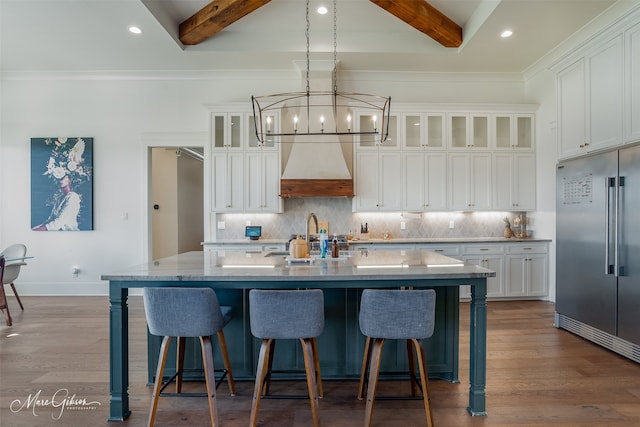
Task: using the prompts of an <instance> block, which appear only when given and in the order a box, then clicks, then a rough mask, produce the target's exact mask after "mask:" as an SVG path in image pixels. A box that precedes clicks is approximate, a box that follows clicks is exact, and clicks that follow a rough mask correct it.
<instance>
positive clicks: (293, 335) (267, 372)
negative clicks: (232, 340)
mask: <svg viewBox="0 0 640 427" xmlns="http://www.w3.org/2000/svg"><path fill="white" fill-rule="evenodd" d="M249 315H250V319H251V333H252V334H253V335H254V336H255V337H256V338H260V339H262V344H261V346H260V357H259V359H258V368H257V371H256V383H255V387H254V391H253V403H252V405H251V421H250V425H251V426H254V427H255V426H256V425H257V424H258V409H259V407H260V399H261V397H262V396H263V395H267V394H268V388H269V381H270V378H271V366H272V364H273V351H274V347H275V340H276V339H297V340H300V343H301V344H302V351H303V354H304V366H305V371H306V376H307V389H308V391H309V400H310V403H311V415H312V417H313V425H314V426H316V427H318V426H320V414H319V405H318V398H319V397H322V379H321V377H320V362H319V359H318V346H317V342H316V337H318V336H319V335H320V334H322V331H323V329H324V294H323V293H322V290H320V289H313V290H259V289H252V290H251V291H250V292H249Z"/></svg>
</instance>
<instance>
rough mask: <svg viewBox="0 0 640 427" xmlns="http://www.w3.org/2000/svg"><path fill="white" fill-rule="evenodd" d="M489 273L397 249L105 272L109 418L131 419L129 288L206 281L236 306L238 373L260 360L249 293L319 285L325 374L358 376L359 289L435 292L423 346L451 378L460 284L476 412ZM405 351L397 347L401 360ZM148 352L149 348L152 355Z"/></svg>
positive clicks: (198, 257) (192, 256)
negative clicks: (431, 325) (466, 308)
mask: <svg viewBox="0 0 640 427" xmlns="http://www.w3.org/2000/svg"><path fill="white" fill-rule="evenodd" d="M494 275H495V273H494V272H493V271H491V270H488V269H485V268H482V267H478V266H475V265H469V264H464V263H462V262H461V261H458V260H456V259H453V258H449V257H447V256H444V255H441V254H437V253H434V252H430V251H399V250H397V251H376V252H359V251H355V252H351V253H345V254H342V255H341V256H340V257H339V258H327V259H319V258H316V257H313V258H310V259H304V260H289V259H288V257H287V256H286V255H283V254H281V253H269V252H267V253H265V252H251V251H207V252H188V253H184V254H180V255H177V256H173V257H168V258H164V259H160V260H156V261H152V262H150V263H147V264H142V265H139V266H135V267H131V268H127V269H124V270H122V271H119V272H114V273H110V274H105V275H103V276H102V279H103V280H109V300H110V309H109V310H110V325H109V327H110V337H109V338H110V374H111V375H110V379H111V384H110V394H111V400H110V416H109V421H123V420H124V419H126V418H127V417H128V416H129V415H130V410H129V395H128V386H129V384H128V382H129V366H128V360H129V351H128V313H127V298H128V289H129V288H144V287H152V286H153V287H166V286H182V287H210V288H213V289H215V290H216V293H217V294H218V298H219V300H220V302H221V304H225V305H232V306H233V307H234V310H235V312H236V315H235V316H234V319H233V320H232V322H231V323H230V324H229V325H228V326H227V328H225V335H227V339H228V345H229V353H230V355H231V359H232V364H233V370H234V376H235V377H237V378H242V377H243V376H248V375H250V374H251V373H252V372H253V369H255V366H256V365H255V363H254V357H255V351H254V348H253V346H252V345H251V343H252V342H253V339H252V337H251V336H250V331H248V318H249V317H248V316H249V313H248V312H247V311H246V301H247V294H248V290H249V289H256V288H259V289H298V288H317V289H323V290H324V292H325V317H326V323H325V332H324V333H323V334H322V335H321V337H320V338H319V340H318V343H319V349H320V360H321V366H322V375H323V378H325V377H328V378H331V377H334V378H357V376H358V375H359V371H360V361H361V357H362V349H363V345H364V337H362V335H361V334H360V333H359V329H358V321H357V319H358V306H359V295H360V292H361V290H362V289H365V288H406V289H410V288H433V289H435V290H436V292H437V297H436V298H437V309H436V331H435V333H434V336H433V337H432V339H430V340H427V341H426V342H425V346H426V349H427V354H428V356H427V357H428V360H429V368H430V375H434V376H437V377H440V378H442V379H445V380H448V381H450V382H457V381H458V376H457V375H458V338H459V337H458V311H459V293H458V289H459V287H460V286H461V285H469V286H471V289H472V299H471V304H470V310H471V313H470V355H469V356H470V358H469V359H470V371H469V378H470V385H469V405H468V407H467V410H468V411H469V413H470V414H472V415H485V414H486V412H485V384H486V325H487V322H486V290H487V285H486V280H487V278H488V277H493V276H494ZM227 329H230V330H229V332H227ZM402 347H403V346H398V352H396V353H397V354H396V358H398V359H400V358H401V357H400V355H401V354H402V352H401V351H400V349H401V348H402ZM282 348H286V347H285V346H282ZM280 349H281V347H279V350H278V351H279V352H280V351H281V350H280ZM282 351H286V350H282ZM153 354H154V352H153V351H152V350H150V351H149V360H150V361H151V360H152V359H153ZM295 359H296V358H295V357H292V358H290V359H289V360H290V364H291V365H294V366H287V367H289V368H291V367H294V368H295V367H296V366H295ZM285 363H286V362H285ZM274 368H276V367H274ZM354 398H355V388H354Z"/></svg>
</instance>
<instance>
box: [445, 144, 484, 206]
mask: <svg viewBox="0 0 640 427" xmlns="http://www.w3.org/2000/svg"><path fill="white" fill-rule="evenodd" d="M448 175H449V191H448V194H449V209H451V210H465V211H470V210H487V209H491V208H492V206H491V153H472V154H470V153H458V152H456V153H449V170H448Z"/></svg>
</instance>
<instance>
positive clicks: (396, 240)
mask: <svg viewBox="0 0 640 427" xmlns="http://www.w3.org/2000/svg"><path fill="white" fill-rule="evenodd" d="M288 241H289V239H259V240H249V239H226V240H216V241H207V242H203V243H202V245H203V246H209V245H228V244H247V245H269V244H283V243H287V242H288ZM550 241H551V239H537V238H532V239H516V238H511V239H505V238H504V237H412V238H391V239H381V238H371V239H368V240H357V239H356V240H350V241H349V243H350V244H356V243H357V244H361V243H365V244H366V243H520V242H550Z"/></svg>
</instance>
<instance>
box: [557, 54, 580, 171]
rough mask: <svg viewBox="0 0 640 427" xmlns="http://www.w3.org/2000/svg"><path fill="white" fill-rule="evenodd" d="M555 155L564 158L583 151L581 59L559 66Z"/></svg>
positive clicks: (577, 154)
mask: <svg viewBox="0 0 640 427" xmlns="http://www.w3.org/2000/svg"><path fill="white" fill-rule="evenodd" d="M556 83H557V93H558V158H560V159H566V158H570V157H575V156H579V155H581V154H584V153H585V152H586V146H585V144H586V143H587V141H586V135H585V128H586V119H585V118H586V96H585V85H586V76H585V65H584V58H580V59H578V60H577V61H575V62H573V63H572V64H570V65H568V66H567V67H565V68H564V69H562V70H561V71H560V72H559V73H558V75H557V77H556Z"/></svg>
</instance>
